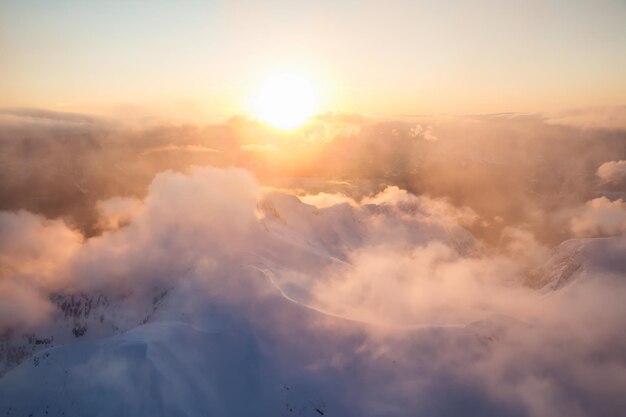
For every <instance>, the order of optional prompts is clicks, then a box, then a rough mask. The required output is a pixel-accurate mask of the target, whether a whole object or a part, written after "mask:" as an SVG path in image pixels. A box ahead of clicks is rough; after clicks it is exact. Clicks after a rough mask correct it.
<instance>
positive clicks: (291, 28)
mask: <svg viewBox="0 0 626 417" xmlns="http://www.w3.org/2000/svg"><path fill="white" fill-rule="evenodd" d="M0 60H1V64H0V75H1V77H0V106H36V107H48V108H57V107H59V108H66V109H68V110H72V111H81V110H87V111H89V110H96V111H99V110H103V109H107V108H113V107H115V106H119V105H131V104H132V105H136V106H146V107H153V108H160V109H161V110H163V109H165V110H167V109H173V108H179V109H185V108H188V109H193V111H195V112H197V113H198V114H230V113H238V112H241V111H243V110H242V109H243V102H244V101H245V100H246V96H247V95H249V94H250V91H252V90H253V89H254V88H255V85H257V84H258V83H259V82H260V80H261V79H262V78H263V77H264V76H266V75H267V74H268V73H271V72H272V71H274V70H277V69H281V68H297V69H298V70H302V71H304V72H306V73H310V74H311V75H312V77H313V78H315V79H316V80H319V84H320V85H323V105H324V109H323V110H340V111H351V112H374V113H387V114H398V113H424V112H483V111H485V112H487V111H539V110H553V109H560V108H573V107H585V106H603V105H616V104H626V2H625V1H573V0H570V1H393V0H389V1H343V2H342V1H339V0H334V1H325V0H317V1H307V2H305V1H301V2H298V1H293V0H292V1H288V0H281V1H279V0H275V1H251V0H249V1H213V2H211V1H190V0H179V1H162V0H159V1H156V0H151V1H140V0H127V1H115V0H108V1H87V0H82V1H79V0H75V1H67V0H55V1H43V0H41V1H35V0H19V1H6V0H1V1H0Z"/></svg>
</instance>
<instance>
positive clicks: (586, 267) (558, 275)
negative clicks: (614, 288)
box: [531, 236, 626, 292]
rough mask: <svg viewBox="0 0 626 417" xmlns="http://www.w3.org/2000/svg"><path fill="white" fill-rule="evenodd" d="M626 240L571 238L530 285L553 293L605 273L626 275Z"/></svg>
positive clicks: (618, 237) (616, 238)
mask: <svg viewBox="0 0 626 417" xmlns="http://www.w3.org/2000/svg"><path fill="white" fill-rule="evenodd" d="M624 253H626V237H624V236H616V237H607V238H585V239H570V240H567V241H565V242H563V243H561V244H560V245H559V246H558V247H557V248H556V249H555V251H554V253H553V254H552V256H551V257H550V259H549V260H548V261H547V262H546V263H545V264H544V265H543V266H542V267H541V268H539V270H537V271H536V272H535V274H534V276H533V278H532V281H531V285H532V286H533V287H535V288H539V289H541V291H543V292H550V291H554V290H558V289H560V288H564V287H565V286H567V285H569V284H572V283H574V282H576V281H577V280H579V279H581V278H585V277H589V276H602V275H603V274H613V275H622V276H624V275H626V257H624Z"/></svg>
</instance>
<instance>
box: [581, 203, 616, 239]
mask: <svg viewBox="0 0 626 417" xmlns="http://www.w3.org/2000/svg"><path fill="white" fill-rule="evenodd" d="M570 225H571V228H572V232H573V233H574V234H575V235H576V236H613V235H618V234H622V233H624V232H626V203H625V202H624V201H623V200H622V199H617V200H615V201H611V200H609V199H608V198H606V197H598V198H594V199H593V200H590V201H588V202H587V203H586V204H585V206H584V207H582V208H581V209H579V213H578V214H577V215H576V216H575V217H574V218H572V220H571V221H570Z"/></svg>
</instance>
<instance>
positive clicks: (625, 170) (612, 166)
mask: <svg viewBox="0 0 626 417" xmlns="http://www.w3.org/2000/svg"><path fill="white" fill-rule="evenodd" d="M596 175H597V176H598V177H599V178H600V179H601V180H602V181H603V182H605V183H619V182H622V181H624V180H626V161H609V162H605V163H603V164H602V165H600V166H599V167H598V170H597V171H596Z"/></svg>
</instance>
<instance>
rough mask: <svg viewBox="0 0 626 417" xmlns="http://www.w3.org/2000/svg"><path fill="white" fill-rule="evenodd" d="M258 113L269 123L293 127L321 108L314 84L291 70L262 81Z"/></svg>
mask: <svg viewBox="0 0 626 417" xmlns="http://www.w3.org/2000/svg"><path fill="white" fill-rule="evenodd" d="M253 106H254V112H255V116H256V117H257V118H258V119H259V120H261V121H263V122H265V123H267V124H268V125H270V126H272V127H275V128H278V129H283V130H291V129H297V128H299V127H301V126H303V125H304V124H305V123H306V122H307V121H308V120H309V118H310V117H311V116H313V115H314V114H316V113H317V112H318V110H319V108H318V106H319V103H318V94H317V89H316V87H315V84H314V83H313V81H312V80H310V79H309V78H307V77H305V76H303V75H300V74H297V73H291V72H281V73H277V74H274V75H272V76H271V77H269V78H268V79H267V80H265V82H264V83H263V84H262V85H261V88H260V89H259V92H258V95H257V96H256V99H255V100H254V103H253Z"/></svg>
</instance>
